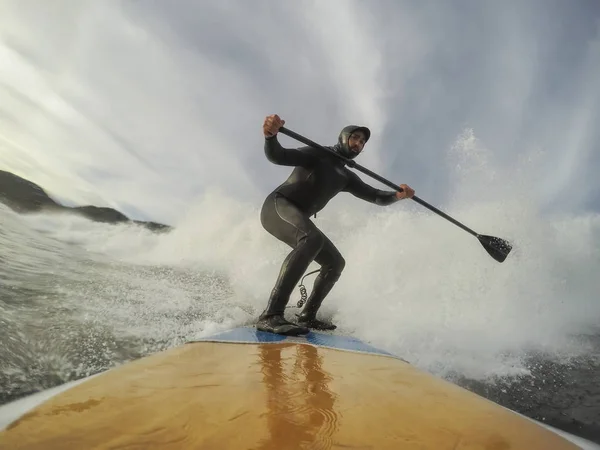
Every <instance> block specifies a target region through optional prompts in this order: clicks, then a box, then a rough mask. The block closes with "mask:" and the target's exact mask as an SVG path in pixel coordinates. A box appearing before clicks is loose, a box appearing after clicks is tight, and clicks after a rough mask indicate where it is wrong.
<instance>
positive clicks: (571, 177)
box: [0, 0, 600, 223]
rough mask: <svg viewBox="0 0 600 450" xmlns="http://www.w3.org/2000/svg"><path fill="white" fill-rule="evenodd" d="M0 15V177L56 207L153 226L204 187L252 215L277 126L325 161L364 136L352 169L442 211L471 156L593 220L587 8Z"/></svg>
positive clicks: (274, 178) (88, 3)
mask: <svg viewBox="0 0 600 450" xmlns="http://www.w3.org/2000/svg"><path fill="white" fill-rule="evenodd" d="M0 17H2V21H1V23H0V169H3V170H9V171H12V172H14V173H16V174H18V175H20V176H23V177H25V178H27V179H29V180H31V181H34V182H36V183H38V184H40V185H41V186H42V187H43V188H44V189H46V190H47V192H48V193H49V194H51V195H52V196H54V197H55V198H56V199H58V200H59V201H61V202H64V203H66V204H79V205H80V204H95V205H98V206H112V207H115V208H117V209H119V210H121V211H123V212H125V213H126V214H128V215H129V216H130V217H133V218H140V219H150V220H157V221H161V222H164V223H175V222H177V221H178V220H179V218H181V217H182V216H183V215H185V211H186V209H187V208H189V207H190V206H191V205H193V204H194V203H196V202H198V201H199V199H200V198H201V197H202V196H203V195H205V194H206V193H207V192H212V191H215V190H216V191H218V192H223V193H224V194H225V195H227V196H230V197H233V198H237V199H240V201H244V202H249V203H250V204H254V205H257V206H259V205H260V204H261V203H262V201H263V199H264V197H265V196H266V195H267V194H268V193H269V192H270V191H271V190H272V189H273V188H274V187H275V186H277V185H278V184H279V183H281V182H282V181H283V180H284V179H285V177H286V176H287V175H288V173H289V168H282V167H277V166H275V165H273V164H271V163H269V162H268V161H267V160H266V158H265V156H264V153H263V136H262V122H263V120H264V117H265V116H266V115H268V114H273V113H277V114H279V115H280V116H281V117H282V118H283V119H284V120H286V126H287V127H288V128H290V129H291V130H293V131H296V132H298V133H300V134H302V135H304V136H306V137H308V138H309V139H312V140H314V141H316V142H319V143H321V144H323V145H333V144H334V143H335V142H336V140H337V136H338V133H339V131H340V130H341V129H342V128H343V127H344V126H346V125H348V124H358V125H365V126H368V127H369V128H370V129H371V131H372V138H371V140H370V141H369V142H368V144H367V146H366V147H365V151H364V152H363V154H362V155H361V156H360V158H359V159H358V160H357V162H358V163H359V164H361V165H363V166H365V167H367V168H369V169H370V170H373V171H375V172H377V173H379V174H380V175H382V176H384V177H386V178H387V179H389V180H390V181H393V182H395V183H398V184H400V183H407V184H409V185H410V186H411V187H413V188H414V189H415V191H416V193H417V195H418V196H419V197H421V198H423V199H424V200H426V201H428V202H430V203H432V204H435V205H437V206H441V207H444V205H446V204H447V202H448V201H449V199H450V198H451V196H452V193H453V192H455V191H456V189H459V188H460V186H458V187H457V184H460V183H461V181H460V177H456V176H455V173H456V172H457V167H458V166H460V165H461V164H465V158H467V159H469V158H470V163H471V164H473V160H474V159H475V160H478V161H479V160H480V159H481V158H484V159H485V164H487V165H489V166H491V167H492V168H493V173H495V174H497V177H499V179H500V182H501V183H506V186H511V183H515V180H516V179H517V178H519V177H522V178H523V177H524V178H526V179H527V180H528V181H529V183H528V184H527V186H526V187H524V188H523V189H527V191H528V192H527V195H530V196H532V197H534V198H535V199H536V201H537V202H538V204H539V206H540V209H542V210H544V211H546V212H548V213H550V214H552V213H557V214H565V213H567V214H573V213H576V214H578V213H585V212H599V211H600V177H599V176H598V175H597V174H598V173H600V149H599V148H598V147H599V143H600V127H599V126H598V125H597V124H598V123H600V76H598V74H600V3H599V2H597V1H596V0H589V1H588V0H577V1H570V2H566V1H562V0H508V1H503V2H494V1H487V0H486V1H479V0H470V1H467V0H439V1H438V0H430V1H427V2H415V1H401V0H385V1H384V0H370V1H368V2H367V1H358V0H357V1H351V0H346V1H337V0H328V1H327V2H323V1H317V0H298V1H295V2H276V1H273V0H257V1H252V2H249V1H243V0H239V1H228V0H220V1H219V2H208V1H194V0H178V1H177V2H165V1H159V0H144V1H141V0H128V1H116V0H105V1H102V2H98V1H93V0H53V1H52V2H46V1H43V0H15V1H10V0H8V1H7V0H3V1H2V2H0ZM280 141H281V143H282V144H283V145H284V146H286V147H296V146H301V145H303V144H300V143H298V142H296V141H293V140H291V139H290V138H288V137H281V139H280ZM478 158H479V159H478ZM361 177H362V178H363V179H364V180H365V181H368V182H369V183H371V184H373V185H374V186H376V187H379V188H384V189H387V188H385V187H383V186H382V185H380V184H379V183H378V182H376V181H374V180H370V179H369V178H368V177H366V176H361ZM470 189H472V190H473V191H474V192H473V193H472V195H473V196H474V198H477V199H478V200H484V199H485V198H486V196H487V195H489V196H490V197H491V196H493V195H499V194H498V193H497V192H495V193H492V192H487V191H486V183H485V180H482V183H481V184H480V185H479V186H477V188H476V189H473V188H470ZM475 191H476V192H475ZM500 195H502V193H500ZM506 195H520V193H519V192H518V190H517V191H516V193H515V189H510V190H507V191H506Z"/></svg>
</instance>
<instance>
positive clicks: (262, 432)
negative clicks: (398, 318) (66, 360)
mask: <svg viewBox="0 0 600 450" xmlns="http://www.w3.org/2000/svg"><path fill="white" fill-rule="evenodd" d="M0 448H10V449H13V448H14V449H16V448H27V449H65V448H81V449H83V448H85V449H90V448H95V449H114V448H128V449H155V448H157V449H158V448H160V449H189V448H197V449H262V450H266V449H277V450H282V449H299V448H319V449H334V448H374V449H375V448H376V449H394V450H397V449H436V450H445V449H448V450H450V449H480V448H481V449H527V450H534V449H544V450H552V449H557V450H559V449H560V450H562V449H575V448H578V447H577V446H575V445H574V444H572V443H570V442H568V441H567V440H565V439H563V438H562V437H560V436H559V435H557V434H555V433H553V432H552V431H550V430H548V429H546V428H544V427H542V426H540V425H538V424H537V423H535V422H533V421H530V420H528V419H525V418H523V417H521V416H519V415H517V414H515V413H513V412H512V411H509V410H507V409H505V408H502V407H500V406H499V405H496V404H495V403H493V402H490V401H488V400H486V399H483V398H482V397H479V396H477V395H475V394H473V393H471V392H468V391H466V390H464V389H462V388H460V387H458V386H455V385H453V384H451V383H449V382H446V381H444V380H441V379H439V378H436V377H434V376H432V375H430V374H427V373H425V372H423V371H421V370H418V369H417V368H415V367H414V366H412V365H410V364H408V363H407V362H406V361H403V360H402V359H401V358H399V357H397V356H395V355H392V354H390V353H388V352H386V351H383V350H380V349H377V348H375V347H373V346H371V345H369V344H367V343H365V342H362V341H360V340H358V339H356V338H351V337H346V336H341V335H336V334H330V333H320V332H311V333H309V334H308V335H306V336H298V337H288V336H279V335H275V334H271V333H264V332H260V331H257V330H256V329H254V328H253V327H241V328H236V329H232V330H228V331H224V332H221V333H218V334H215V335H213V336H208V337H205V338H202V339H198V340H197V341H194V342H189V343H187V344H184V345H182V346H179V347H176V348H172V349H169V350H166V351H163V352H160V353H157V354H154V355H151V356H147V357H144V358H141V359H139V360H136V361H133V362H130V363H127V364H124V365H122V366H120V367H117V368H114V369H111V370H109V371H107V372H105V373H102V374H100V375H97V376H94V377H93V378H90V379H89V380H86V381H85V382H81V383H79V384H77V385H75V386H73V387H71V388H69V389H67V390H64V391H62V392H59V393H57V394H56V395H54V396H52V397H50V398H47V399H45V400H44V401H43V402H42V403H40V404H38V405H35V406H33V407H32V408H30V409H29V410H28V411H27V412H25V413H24V414H22V415H20V416H19V417H18V418H16V420H14V421H12V422H11V423H10V424H9V425H8V426H7V427H6V429H5V430H4V431H2V432H0Z"/></svg>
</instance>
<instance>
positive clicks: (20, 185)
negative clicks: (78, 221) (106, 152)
mask: <svg viewBox="0 0 600 450" xmlns="http://www.w3.org/2000/svg"><path fill="white" fill-rule="evenodd" d="M0 202H2V203H4V204H6V205H7V206H8V207H9V208H11V209H12V210H14V211H16V212H19V213H34V212H57V213H72V214H78V215H80V216H82V217H85V218H87V219H89V220H92V221H94V222H102V223H109V224H123V223H132V224H137V225H141V226H143V227H146V228H147V229H149V230H152V231H156V232H167V231H170V230H171V229H172V227H171V226H169V225H165V224H162V223H157V222H151V221H141V220H133V219H130V218H129V217H127V216H126V215H125V214H123V213H122V212H120V211H117V210H116V209H113V208H107V207H100V206H93V205H85V206H74V207H71V206H65V205H62V204H60V203H58V202H56V201H55V200H53V199H52V198H51V197H50V196H49V195H48V194H47V193H46V191H44V189H42V188H41V187H40V186H38V185H37V184H35V183H32V182H31V181H29V180H26V179H25V178H21V177H19V176H17V175H15V174H13V173H11V172H7V171H4V170H0Z"/></svg>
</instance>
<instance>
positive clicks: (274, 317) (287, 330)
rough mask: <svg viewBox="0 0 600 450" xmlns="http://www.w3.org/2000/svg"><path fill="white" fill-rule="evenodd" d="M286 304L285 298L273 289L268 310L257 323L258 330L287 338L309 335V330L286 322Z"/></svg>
mask: <svg viewBox="0 0 600 450" xmlns="http://www.w3.org/2000/svg"><path fill="white" fill-rule="evenodd" d="M286 304H287V301H286V299H285V297H282V296H280V295H279V292H278V291H277V290H276V289H273V292H271V297H270V298H269V303H268V304H267V308H266V309H265V310H264V311H263V313H262V314H261V315H260V317H259V318H258V322H256V329H257V330H259V331H266V332H268V333H275V334H282V335H285V336H298V335H301V334H308V332H309V330H308V328H306V327H304V326H298V325H296V324H295V323H292V322H289V321H287V320H285V317H284V316H283V312H284V311H285V306H286Z"/></svg>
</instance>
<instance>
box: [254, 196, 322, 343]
mask: <svg viewBox="0 0 600 450" xmlns="http://www.w3.org/2000/svg"><path fill="white" fill-rule="evenodd" d="M261 222H262V224H263V227H264V228H265V229H266V230H267V231H268V232H269V233H271V234H272V235H273V236H275V237H276V238H278V239H280V240H281V241H283V242H285V243H286V244H288V245H289V246H290V247H292V248H293V250H292V251H291V252H290V253H289V254H288V256H287V257H286V258H285V260H284V261H283V264H282V265H281V269H280V271H279V276H278V277H277V281H276V282H275V286H274V287H273V290H272V291H271V296H270V298H269V302H268V304H267V307H266V309H265V310H264V311H263V313H262V314H261V315H260V317H259V320H258V323H257V328H258V329H259V330H262V331H270V332H274V333H278V334H306V333H308V329H307V328H306V327H302V326H298V325H296V324H293V323H290V322H288V321H286V320H285V319H284V317H283V313H284V311H285V307H286V305H287V304H288V302H289V298H290V295H291V293H292V291H293V290H294V287H295V286H296V284H297V283H298V281H299V280H300V278H301V277H302V275H303V274H304V272H305V271H306V269H307V268H308V266H309V265H310V263H311V262H312V261H313V260H314V258H315V257H316V256H317V254H318V253H319V252H320V251H321V248H322V246H323V243H324V239H325V237H324V236H323V233H321V232H320V231H319V230H318V229H317V227H316V226H315V225H314V224H313V223H312V222H311V221H310V220H309V219H308V217H307V216H306V215H305V214H304V213H302V211H300V210H299V209H298V208H297V207H296V206H295V205H294V204H293V203H291V202H290V201H289V200H287V199H286V198H285V197H282V196H280V195H271V196H269V197H268V198H267V200H266V201H265V204H264V205H263V210H262V212H261Z"/></svg>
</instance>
